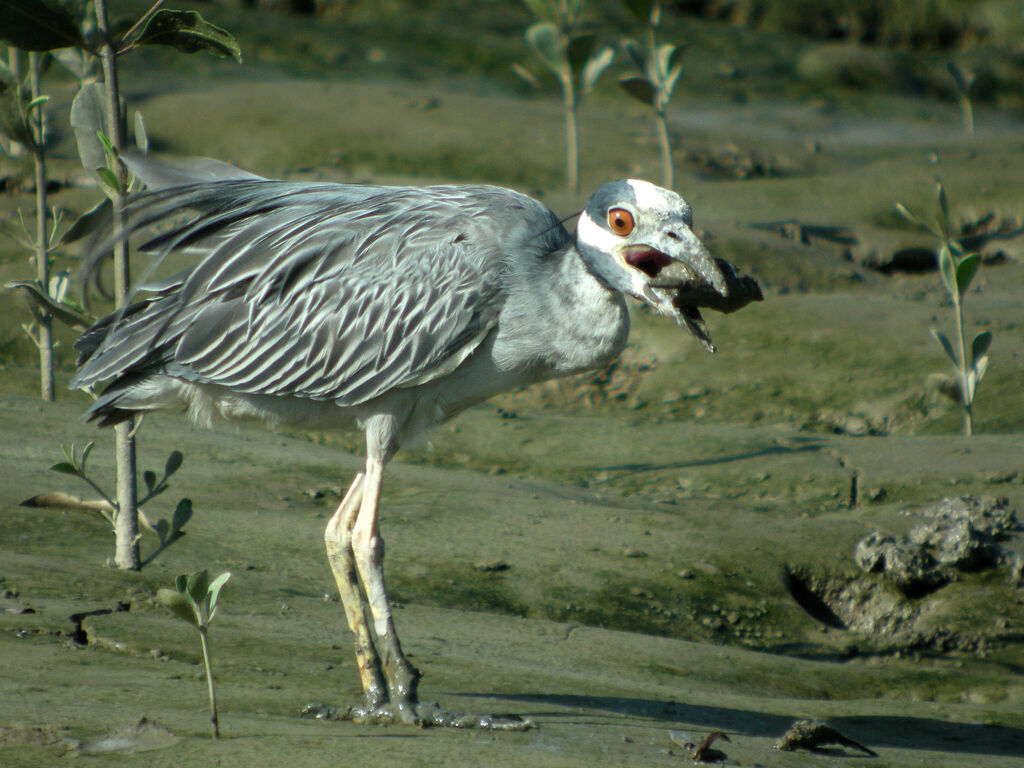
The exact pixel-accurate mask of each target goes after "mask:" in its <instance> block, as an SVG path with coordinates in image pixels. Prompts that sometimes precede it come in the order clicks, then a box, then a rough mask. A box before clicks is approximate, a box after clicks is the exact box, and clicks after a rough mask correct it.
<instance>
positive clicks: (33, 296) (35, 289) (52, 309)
mask: <svg viewBox="0 0 1024 768" xmlns="http://www.w3.org/2000/svg"><path fill="white" fill-rule="evenodd" d="M4 288H7V289H9V290H17V289H20V290H23V291H25V295H26V298H27V299H28V300H29V301H30V302H32V303H33V304H35V305H37V306H39V307H41V308H43V309H45V310H46V311H47V312H49V313H50V314H51V315H53V316H54V317H55V318H57V319H58V320H60V321H61V322H62V323H65V324H66V325H69V326H70V327H71V328H73V329H75V330H77V331H84V330H85V329H86V328H88V327H89V326H91V325H92V324H93V323H94V322H96V319H95V318H94V317H92V316H91V315H88V314H86V313H84V312H81V311H79V310H78V309H76V308H75V307H72V306H71V305H70V304H67V303H64V302H59V301H56V300H55V299H54V298H53V296H52V295H51V294H50V293H47V292H46V291H44V290H42V289H41V288H40V287H39V283H38V282H36V281H35V280H16V281H12V282H10V283H4Z"/></svg>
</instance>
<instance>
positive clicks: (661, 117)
mask: <svg viewBox="0 0 1024 768" xmlns="http://www.w3.org/2000/svg"><path fill="white" fill-rule="evenodd" d="M654 115H655V122H656V123H657V125H658V146H659V147H661V170H662V181H663V184H662V186H663V187H665V189H672V188H673V187H675V184H676V173H675V166H674V165H673V163H672V144H671V143H670V141H669V136H668V122H667V121H666V120H665V111H664V109H659V110H656V111H655V113H654Z"/></svg>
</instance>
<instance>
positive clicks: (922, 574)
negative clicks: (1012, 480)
mask: <svg viewBox="0 0 1024 768" xmlns="http://www.w3.org/2000/svg"><path fill="white" fill-rule="evenodd" d="M1007 505H1008V501H1007V499H1005V498H994V497H984V498H977V497H972V496H967V497H960V498H956V497H951V498H946V499H943V500H942V501H940V502H939V503H938V504H935V505H934V506H932V507H928V508H926V509H924V510H922V511H921V512H920V513H919V514H921V515H923V516H925V517H928V518H930V519H929V520H927V521H926V522H924V523H921V524H920V525H918V526H916V527H914V528H913V529H912V530H911V531H910V533H909V534H908V535H907V536H906V537H903V538H895V537H892V536H888V535H886V534H884V533H881V532H880V531H873V532H871V533H870V534H868V535H867V536H866V537H865V538H864V539H862V540H861V541H860V542H858V543H857V547H856V549H855V550H854V560H855V561H856V562H857V565H858V566H860V568H861V569H862V570H864V571H865V572H866V573H881V574H883V575H884V576H885V577H886V578H887V579H888V580H889V581H891V582H892V583H893V584H894V585H896V587H897V588H898V589H899V590H900V591H901V592H903V593H904V594H905V595H907V596H908V597H921V596H923V595H927V594H929V593H931V592H934V591H935V590H936V589H939V588H940V587H942V586H943V585H945V584H947V583H948V582H950V581H952V580H953V579H955V578H956V576H957V572H960V571H963V572H978V571H984V570H988V569H990V568H996V567H998V566H1001V565H1008V566H1010V571H1011V578H1013V577H1014V574H1015V573H1019V572H1020V571H1021V568H1020V567H1019V563H1020V561H1021V556H1020V553H1019V552H1017V551H1014V549H1013V548H1012V546H1010V543H1011V540H1012V538H1013V534H1014V533H1015V532H1017V531H1019V530H1020V528H1021V527H1020V524H1019V523H1018V521H1017V518H1016V514H1015V512H1014V511H1013V510H1011V509H1008V508H1007Z"/></svg>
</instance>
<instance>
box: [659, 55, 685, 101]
mask: <svg viewBox="0 0 1024 768" xmlns="http://www.w3.org/2000/svg"><path fill="white" fill-rule="evenodd" d="M682 71H683V63H682V62H679V63H678V64H676V65H675V66H674V67H672V69H671V70H670V71H669V73H668V76H667V77H666V78H665V84H664V86H662V88H663V90H664V91H665V99H666V101H667V100H668V97H669V96H671V95H672V91H673V90H675V87H676V81H677V80H678V79H679V75H680V74H682Z"/></svg>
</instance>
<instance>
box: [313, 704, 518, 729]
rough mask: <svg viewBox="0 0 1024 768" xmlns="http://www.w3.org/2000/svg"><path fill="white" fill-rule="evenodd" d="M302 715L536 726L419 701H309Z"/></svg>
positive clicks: (429, 724)
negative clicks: (344, 704)
mask: <svg viewBox="0 0 1024 768" xmlns="http://www.w3.org/2000/svg"><path fill="white" fill-rule="evenodd" d="M300 715H301V716H302V717H315V718H316V719H317V720H351V721H352V722H354V723H370V724H374V725H391V724H401V725H413V726H416V727H418V728H482V729H485V730H492V731H528V730H530V729H531V728H536V725H534V723H533V721H532V720H529V719H528V718H524V717H519V716H518V715H470V714H463V713H460V712H449V711H448V710H446V709H441V707H440V706H439V705H437V704H426V703H423V702H419V701H416V702H405V703H403V704H400V705H397V706H396V705H395V704H394V703H393V702H385V703H383V704H379V705H377V706H372V707H371V706H365V705H362V706H361V705H355V706H350V707H332V706H329V705H326V704H321V703H319V702H318V703H313V704H307V705H306V706H305V707H303V708H302V711H301V712H300Z"/></svg>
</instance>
